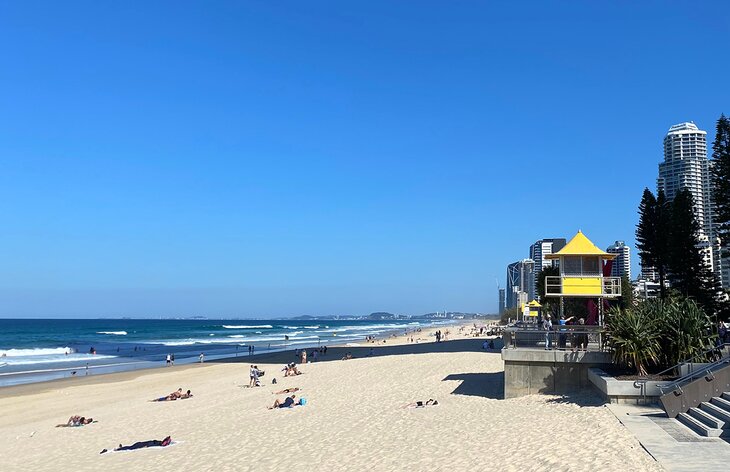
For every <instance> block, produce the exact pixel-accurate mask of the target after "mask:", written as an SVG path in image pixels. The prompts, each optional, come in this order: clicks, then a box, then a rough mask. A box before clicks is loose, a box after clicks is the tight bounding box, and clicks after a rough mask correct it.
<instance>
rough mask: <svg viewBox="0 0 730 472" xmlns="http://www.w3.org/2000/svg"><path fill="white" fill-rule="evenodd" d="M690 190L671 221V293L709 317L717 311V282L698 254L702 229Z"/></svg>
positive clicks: (674, 205)
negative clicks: (681, 297)
mask: <svg viewBox="0 0 730 472" xmlns="http://www.w3.org/2000/svg"><path fill="white" fill-rule="evenodd" d="M693 207H694V199H693V198H692V194H691V193H690V192H689V191H688V190H687V189H682V190H680V191H679V193H677V195H676V196H675V197H674V201H673V202H672V205H671V215H670V218H669V231H668V233H669V237H670V238H671V245H670V246H669V250H668V255H669V258H668V262H669V281H670V283H671V286H672V289H673V290H677V291H678V292H680V293H681V294H682V295H684V296H686V297H691V298H693V299H695V300H696V301H697V304H699V305H700V306H701V307H702V308H703V309H704V310H705V312H706V313H708V314H710V315H711V314H713V313H715V310H716V296H717V290H718V287H717V279H716V277H715V274H714V273H713V272H712V269H711V268H710V267H708V265H707V264H705V261H704V260H703V258H702V254H701V253H700V251H698V247H699V244H700V240H699V234H700V225H699V223H698V222H697V218H695V215H694V208H693Z"/></svg>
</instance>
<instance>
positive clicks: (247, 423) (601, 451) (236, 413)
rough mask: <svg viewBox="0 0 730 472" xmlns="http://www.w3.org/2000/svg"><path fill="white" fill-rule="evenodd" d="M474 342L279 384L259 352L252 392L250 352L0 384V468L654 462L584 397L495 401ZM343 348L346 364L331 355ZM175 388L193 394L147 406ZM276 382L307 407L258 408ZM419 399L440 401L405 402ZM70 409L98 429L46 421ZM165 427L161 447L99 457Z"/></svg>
mask: <svg viewBox="0 0 730 472" xmlns="http://www.w3.org/2000/svg"><path fill="white" fill-rule="evenodd" d="M451 331H452V333H454V332H455V331H456V329H455V328H454V329H451ZM427 334H428V333H426V332H424V333H422V335H421V336H422V338H425V339H432V338H430V337H428V336H427ZM483 340H484V339H483V338H467V337H459V336H455V335H452V336H451V339H450V340H449V341H446V342H442V343H435V342H430V341H429V342H422V343H418V344H410V343H406V342H405V339H404V338H403V337H400V338H397V339H396V338H390V339H388V341H387V343H385V344H382V343H380V344H376V345H372V344H366V343H360V346H348V347H340V348H331V349H329V350H328V354H327V355H326V356H324V357H320V359H319V361H318V362H315V363H309V364H306V365H302V366H300V369H301V371H302V372H303V374H302V375H300V376H296V377H286V378H285V377H283V376H282V373H281V372H280V369H281V368H282V366H283V365H284V363H286V362H290V361H294V354H293V353H292V352H286V353H278V354H272V355H270V356H267V357H265V358H264V357H263V356H262V357H258V358H256V360H255V363H256V364H258V366H259V368H261V369H263V370H265V371H266V375H265V376H264V377H263V379H262V380H263V382H264V386H262V387H258V388H244V387H242V386H244V385H247V384H248V367H249V359H240V358H239V359H234V360H229V361H226V362H223V361H218V362H211V363H206V364H202V365H190V366H181V367H171V368H163V369H155V370H148V371H138V372H128V373H120V374H110V375H105V376H97V377H88V378H78V379H67V380H62V381H56V382H46V383H44V384H35V385H23V386H18V387H9V388H5V389H2V390H0V412H2V414H0V463H1V464H2V470H4V471H26V470H27V471H30V470H38V471H43V470H54V471H55V470H59V469H62V470H89V471H90V470H100V469H101V470H106V471H116V470H120V471H121V470H145V471H151V470H155V471H156V470H159V471H171V470H186V471H207V470H217V471H244V470H282V471H283V470H297V471H310V470H312V471H313V470H333V471H341V470H352V471H361V470H414V471H420V470H460V469H462V470H463V469H475V468H495V469H499V470H510V471H529V470H575V471H585V470H617V469H624V468H625V469H629V468H630V469H631V470H648V471H652V470H662V469H661V468H660V467H659V466H658V465H657V464H656V462H654V461H653V459H651V457H650V456H649V455H648V454H647V453H646V452H645V451H644V450H643V449H642V448H641V446H640V445H639V444H638V442H637V441H636V440H635V439H634V438H633V436H631V434H630V433H629V432H628V431H627V430H625V429H624V427H623V426H622V425H621V424H620V423H619V422H618V421H617V420H616V418H615V417H614V416H613V415H612V413H611V412H610V411H609V410H608V409H607V408H606V407H604V406H603V405H601V403H600V402H599V401H597V399H596V398H594V397H591V396H581V397H570V398H563V397H555V396H528V397H523V398H517V399H510V400H502V399H501V394H502V377H501V372H502V369H503V367H502V360H501V358H500V354H499V352H485V351H484V350H482V349H481V345H482V342H483ZM371 347H372V350H373V354H374V355H373V356H368V354H369V352H370V349H371ZM348 351H349V352H352V354H353V356H354V357H355V358H354V359H351V360H341V358H342V357H343V356H344V354H345V352H348ZM272 378H276V379H277V382H278V383H277V384H276V385H272V384H271V380H272ZM178 387H182V388H183V389H191V390H192V392H193V393H194V397H193V398H191V399H188V400H178V401H174V402H164V403H152V402H149V400H151V399H153V398H156V397H159V396H162V395H165V394H167V393H169V392H171V391H173V390H176V389H177V388H178ZM287 387H299V388H301V391H300V392H297V395H298V397H304V398H306V399H307V405H306V406H302V407H295V408H291V409H278V410H268V409H267V408H266V407H267V406H270V405H271V404H272V403H273V402H274V400H275V399H277V398H278V399H280V400H282V399H284V398H285V395H274V394H272V392H273V391H274V390H281V389H284V388H287ZM430 398H433V399H437V400H438V401H439V405H438V406H435V407H427V408H414V409H412V408H403V406H404V405H406V404H407V403H409V402H414V401H418V400H422V401H425V400H428V399H430ZM72 414H80V415H84V416H91V417H93V418H95V419H97V420H98V423H93V424H91V425H87V426H84V427H78V428H55V427H54V426H55V425H56V424H58V423H63V422H65V421H66V420H67V419H68V417H69V416H70V415H72ZM168 435H170V436H172V438H173V440H174V441H176V444H174V445H173V446H171V447H167V448H152V449H142V450H136V451H124V452H113V453H107V454H104V455H100V454H99V451H101V450H102V449H104V448H106V449H110V450H111V449H113V448H114V447H116V446H117V445H118V444H120V443H122V444H124V445H129V444H131V443H134V442H136V441H145V440H149V439H162V438H164V437H165V436H168ZM490 464H491V465H490Z"/></svg>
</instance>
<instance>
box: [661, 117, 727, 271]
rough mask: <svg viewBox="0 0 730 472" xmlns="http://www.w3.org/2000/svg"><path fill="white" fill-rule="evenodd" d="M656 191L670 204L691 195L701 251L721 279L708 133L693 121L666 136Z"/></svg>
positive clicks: (676, 128)
mask: <svg viewBox="0 0 730 472" xmlns="http://www.w3.org/2000/svg"><path fill="white" fill-rule="evenodd" d="M657 188H658V190H661V191H663V192H664V194H665V195H666V197H667V200H668V201H672V200H674V197H676V196H677V193H679V191H680V190H681V189H687V190H689V192H690V193H691V194H692V198H693V200H694V213H695V217H696V218H697V223H699V225H700V234H699V238H700V246H699V247H698V249H699V250H700V251H701V252H702V256H703V259H704V260H705V261H706V262H707V263H708V264H709V266H710V267H712V270H713V271H714V272H715V273H716V274H717V276H718V277H721V274H722V272H721V270H722V268H721V264H720V257H719V249H720V242H719V240H718V239H717V236H716V234H715V231H714V224H713V212H714V208H713V205H712V200H711V177H710V161H709V160H708V159H707V132H706V131H702V130H701V129H699V128H697V125H695V124H694V123H692V122H689V123H680V124H677V125H674V126H672V127H671V128H669V132H668V133H667V135H666V136H665V137H664V162H662V163H660V164H659V178H658V179H657Z"/></svg>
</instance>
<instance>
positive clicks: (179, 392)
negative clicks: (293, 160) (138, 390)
mask: <svg viewBox="0 0 730 472" xmlns="http://www.w3.org/2000/svg"><path fill="white" fill-rule="evenodd" d="M192 396H193V394H192V393H190V390H188V391H187V392H186V393H183V391H182V388H178V389H177V391H175V392H172V393H171V394H169V395H167V396H164V397H160V398H155V399H154V400H150V401H151V402H171V401H175V400H185V399H186V398H190V397H192Z"/></svg>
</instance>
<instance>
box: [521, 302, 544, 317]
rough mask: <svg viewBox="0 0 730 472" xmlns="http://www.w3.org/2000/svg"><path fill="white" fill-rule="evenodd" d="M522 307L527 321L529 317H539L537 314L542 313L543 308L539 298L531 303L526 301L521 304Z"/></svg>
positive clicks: (523, 315)
mask: <svg viewBox="0 0 730 472" xmlns="http://www.w3.org/2000/svg"><path fill="white" fill-rule="evenodd" d="M520 308H521V309H520V311H521V312H522V319H523V321H527V320H528V319H529V318H535V319H537V316H538V315H539V314H540V309H541V308H542V305H540V303H538V301H537V300H532V301H531V302H530V303H525V304H523V305H521V306H520ZM532 321H535V320H532Z"/></svg>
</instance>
